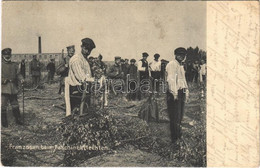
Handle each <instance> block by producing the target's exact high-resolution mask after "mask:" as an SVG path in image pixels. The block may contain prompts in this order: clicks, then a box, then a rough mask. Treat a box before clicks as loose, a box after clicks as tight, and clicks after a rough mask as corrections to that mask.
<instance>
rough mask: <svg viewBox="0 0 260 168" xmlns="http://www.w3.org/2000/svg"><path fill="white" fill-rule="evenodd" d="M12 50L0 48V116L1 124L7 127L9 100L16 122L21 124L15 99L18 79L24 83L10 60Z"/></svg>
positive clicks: (16, 67) (14, 64) (17, 69)
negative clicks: (0, 54) (0, 89)
mask: <svg viewBox="0 0 260 168" xmlns="http://www.w3.org/2000/svg"><path fill="white" fill-rule="evenodd" d="M11 56H12V50H11V49H10V48H5V49H3V50H2V77H1V78H2V84H1V86H2V92H1V102H2V105H1V109H2V110H1V118H2V120H1V121H2V126H3V127H8V120H7V106H8V102H10V104H11V106H12V111H13V115H14V117H15V121H16V124H19V125H22V124H23V123H22V122H21V114H20V109H19V104H18V100H17V94H18V81H19V80H20V81H21V83H24V79H23V77H22V75H21V74H20V71H19V68H18V66H17V64H16V63H14V62H11Z"/></svg>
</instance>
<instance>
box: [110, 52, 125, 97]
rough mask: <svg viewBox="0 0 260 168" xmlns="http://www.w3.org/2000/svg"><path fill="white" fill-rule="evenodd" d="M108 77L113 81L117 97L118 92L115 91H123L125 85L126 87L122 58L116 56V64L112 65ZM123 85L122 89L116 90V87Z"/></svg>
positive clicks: (112, 85) (113, 88)
mask: <svg viewBox="0 0 260 168" xmlns="http://www.w3.org/2000/svg"><path fill="white" fill-rule="evenodd" d="M107 76H108V78H109V79H112V84H111V87H112V90H113V91H114V93H115V95H117V93H118V92H117V91H115V90H118V91H119V90H120V89H121V91H123V85H124V81H123V77H124V72H123V71H122V67H121V57H118V56H116V57H115V64H114V65H112V66H111V67H110V68H109V70H108V72H107ZM119 83H121V84H122V87H121V88H115V87H114V86H115V85H117V86H119V85H120V84H119Z"/></svg>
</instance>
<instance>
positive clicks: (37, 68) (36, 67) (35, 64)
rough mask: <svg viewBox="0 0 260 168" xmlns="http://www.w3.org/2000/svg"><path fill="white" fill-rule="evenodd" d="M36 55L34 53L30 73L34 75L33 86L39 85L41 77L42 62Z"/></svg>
mask: <svg viewBox="0 0 260 168" xmlns="http://www.w3.org/2000/svg"><path fill="white" fill-rule="evenodd" d="M36 57H37V56H36V55H33V60H32V61H31V62H30V74H31V75H32V81H33V87H36V86H38V85H39V83H40V78H41V63H40V61H38V60H37V58H36Z"/></svg>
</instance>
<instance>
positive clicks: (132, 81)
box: [127, 59, 137, 101]
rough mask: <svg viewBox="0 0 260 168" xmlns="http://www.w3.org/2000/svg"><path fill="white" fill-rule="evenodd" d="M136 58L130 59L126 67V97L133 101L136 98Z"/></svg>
mask: <svg viewBox="0 0 260 168" xmlns="http://www.w3.org/2000/svg"><path fill="white" fill-rule="evenodd" d="M135 62H136V60H135V59H131V60H130V65H129V66H128V69H127V75H128V77H127V82H128V85H127V87H128V88H127V91H128V92H129V93H128V95H127V99H128V100H129V101H132V100H133V101H135V99H136V89H137V66H136V65H135Z"/></svg>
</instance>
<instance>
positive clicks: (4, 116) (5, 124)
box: [1, 111, 8, 128]
mask: <svg viewBox="0 0 260 168" xmlns="http://www.w3.org/2000/svg"><path fill="white" fill-rule="evenodd" d="M1 123H2V127H5V128H7V127H8V121H7V113H6V112H3V111H2V113H1Z"/></svg>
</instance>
